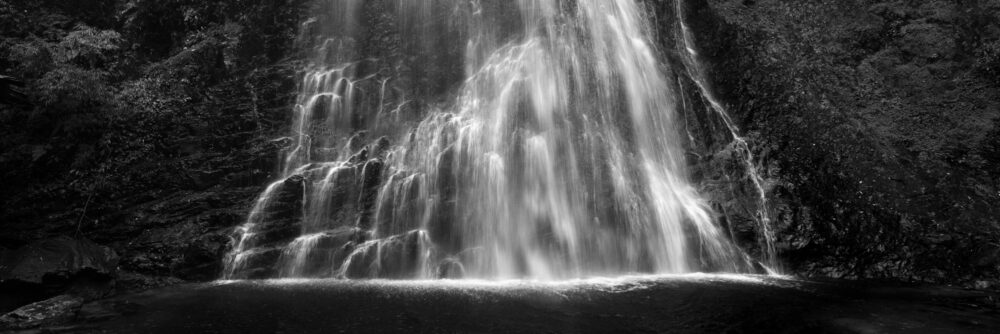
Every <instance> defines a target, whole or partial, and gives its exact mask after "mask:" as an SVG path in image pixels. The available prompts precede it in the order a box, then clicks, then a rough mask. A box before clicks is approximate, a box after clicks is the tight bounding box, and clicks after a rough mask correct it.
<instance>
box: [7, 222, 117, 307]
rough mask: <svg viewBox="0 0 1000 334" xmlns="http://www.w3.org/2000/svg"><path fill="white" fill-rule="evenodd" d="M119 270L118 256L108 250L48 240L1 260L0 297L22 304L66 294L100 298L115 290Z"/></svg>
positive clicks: (59, 239) (90, 244)
mask: <svg viewBox="0 0 1000 334" xmlns="http://www.w3.org/2000/svg"><path fill="white" fill-rule="evenodd" d="M117 267H118V255H117V254H116V253H115V252H114V251H113V250H111V249H110V248H108V247H104V246H101V245H98V244H95V243H93V242H91V241H89V240H86V239H74V238H70V237H66V236H62V237H56V238H52V239H45V240H41V241H38V242H35V243H32V244H28V245H27V246H24V247H22V248H21V249H18V250H16V251H13V252H9V253H7V254H6V255H5V256H4V257H3V259H0V295H2V296H4V298H3V299H5V300H8V297H9V296H16V297H15V298H16V299H18V300H19V301H20V303H21V304H23V303H24V302H32V301H37V300H40V299H43V298H45V297H49V296H53V295H57V294H60V293H64V292H67V291H68V292H72V293H75V294H77V295H80V296H82V297H85V298H98V297H102V296H105V295H107V294H109V293H110V292H111V291H112V290H113V288H114V279H115V277H116V274H117ZM29 292H30V293H29ZM4 306H6V307H10V305H4Z"/></svg>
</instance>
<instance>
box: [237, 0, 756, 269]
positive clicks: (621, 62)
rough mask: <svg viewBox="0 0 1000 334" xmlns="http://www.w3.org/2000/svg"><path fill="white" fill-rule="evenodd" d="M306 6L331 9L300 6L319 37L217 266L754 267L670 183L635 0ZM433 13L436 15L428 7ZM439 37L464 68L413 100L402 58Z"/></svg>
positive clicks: (677, 142)
mask: <svg viewBox="0 0 1000 334" xmlns="http://www.w3.org/2000/svg"><path fill="white" fill-rule="evenodd" d="M324 4H325V5H326V6H327V7H326V8H327V9H328V10H332V12H333V13H336V14H335V15H328V16H325V18H322V19H314V20H311V21H310V23H315V24H316V25H318V26H320V27H325V28H323V29H320V30H321V31H325V34H321V35H320V36H322V38H321V39H320V41H319V42H317V43H314V44H316V45H317V46H316V50H317V51H318V52H317V56H316V57H315V58H314V61H313V65H312V66H311V67H310V68H311V69H310V70H309V71H308V73H307V74H306V75H305V79H304V80H303V82H302V84H301V93H300V96H299V101H298V105H297V106H296V108H295V123H294V126H293V133H292V135H291V137H290V138H289V139H290V140H289V142H291V143H292V144H291V146H290V148H289V149H288V151H287V152H286V155H285V160H284V164H283V168H282V177H281V180H280V181H278V182H276V183H274V184H272V185H271V186H269V187H268V188H267V190H266V191H265V192H264V193H263V194H262V195H261V196H260V198H259V199H258V201H257V203H256V205H255V206H254V208H253V211H252V212H251V214H250V216H249V218H248V221H247V223H246V224H245V225H243V226H242V227H240V228H239V229H238V230H237V233H236V236H235V239H236V242H235V247H234V249H233V251H232V252H231V253H230V254H228V255H227V257H226V261H225V262H226V271H225V277H226V278H274V277H338V278H370V277H380V278H433V277H479V278H536V279H559V278H571V277H583V276H594V275H620V274H624V273H636V272H650V273H683V272H692V271H725V272H744V271H748V270H750V268H752V267H753V265H752V263H751V261H749V260H748V259H747V257H746V256H745V254H744V253H743V252H742V251H741V250H740V249H739V247H737V246H735V245H734V244H733V243H732V242H731V241H730V240H729V239H728V238H727V236H726V234H725V233H723V232H722V230H721V229H720V228H719V227H718V226H717V224H716V219H715V217H714V216H715V215H714V213H713V212H712V210H711V209H710V207H709V206H708V205H707V204H706V201H705V200H704V199H703V198H702V197H700V195H699V194H698V193H697V191H696V190H695V188H694V187H692V185H691V184H690V183H689V181H688V175H687V171H686V162H685V158H684V152H683V149H682V147H681V145H682V139H681V137H680V136H679V132H681V128H680V127H679V126H678V124H677V123H679V122H680V121H679V117H680V116H679V115H678V114H677V112H676V109H677V108H679V104H681V103H682V101H678V98H675V97H677V96H680V94H678V92H677V91H676V90H677V87H676V86H675V84H673V81H671V80H668V79H667V78H668V74H673V72H672V71H674V69H672V68H669V66H664V65H663V64H661V63H660V62H659V61H658V57H659V55H658V53H657V50H656V49H655V48H654V46H653V42H652V40H651V37H650V36H652V32H651V31H650V29H651V25H650V22H649V18H648V17H647V16H646V15H645V14H644V13H645V11H644V10H643V8H642V6H640V5H639V4H637V3H636V2H635V1H633V0H614V1H610V0H576V1H549V0H516V1H507V0H497V1H483V0H464V1H450V0H436V1H435V0H423V1H415V0H394V1H393V0H382V1H369V2H367V3H366V2H365V1H360V0H327V1H326V2H325V3H324ZM366 6H374V7H373V8H376V9H378V10H382V11H391V12H392V13H394V14H395V23H393V25H394V26H395V27H398V28H397V29H398V30H399V34H398V35H397V36H399V37H400V38H399V39H400V41H398V42H397V43H398V44H399V45H401V46H399V47H395V50H398V51H399V52H402V53H410V54H406V55H404V56H398V57H395V58H394V60H390V59H377V58H376V59H371V58H364V59H361V57H362V56H364V57H370V56H371V55H369V54H365V51H364V50H365V49H371V48H372V47H371V46H368V47H363V46H359V44H364V43H361V41H362V40H363V39H366V38H367V39H369V40H372V39H377V40H378V41H385V40H389V38H386V37H384V36H382V37H379V36H380V35H379V34H378V33H377V32H373V31H371V29H368V31H366V28H370V27H365V26H364V24H362V23H360V22H362V21H364V20H362V17H363V15H362V13H363V12H365V7H366ZM441 10H446V11H448V15H447V16H448V17H449V18H450V20H451V22H452V23H449V24H441V23H440V22H438V23H432V22H430V21H431V20H432V19H431V18H430V15H429V14H428V13H430V12H433V11H441ZM679 15H680V14H679ZM328 21H329V22H328ZM684 29H685V30H684V32H683V34H684V39H683V40H684V42H685V43H686V47H687V48H688V49H689V50H691V53H690V54H688V56H687V58H685V64H683V65H684V66H683V67H682V68H679V69H677V70H679V71H683V72H686V75H689V76H691V77H692V78H695V79H694V80H695V82H697V83H699V85H701V86H702V87H701V88H702V89H703V90H704V91H706V92H707V90H705V85H704V81H703V80H704V76H703V74H702V73H700V72H699V70H698V67H697V59H696V54H695V53H694V51H693V50H694V48H693V45H692V44H690V43H692V40H691V39H690V38H689V36H688V34H689V32H688V31H687V30H686V27H685V28H684ZM373 36H375V37H373ZM442 36H443V37H444V38H446V39H452V40H450V41H445V42H444V43H442V42H441V41H442ZM447 43H462V45H465V46H466V48H465V52H464V53H465V56H464V69H465V79H464V82H462V83H461V85H460V86H459V87H458V89H457V91H453V92H452V93H450V94H446V95H447V96H450V97H451V98H450V99H448V100H449V101H448V102H444V103H442V102H440V101H437V102H435V101H434V98H435V97H434V96H413V95H414V94H425V95H431V94H430V93H427V92H428V91H432V89H430V88H427V87H423V86H421V85H420V84H419V83H414V82H415V81H419V80H414V79H413V78H414V77H415V76H419V75H415V74H412V73H414V72H416V70H413V69H411V68H410V67H407V66H406V65H405V64H404V63H405V62H406V61H408V60H409V61H412V59H438V61H439V62H440V61H441V60H440V59H439V58H442V57H444V58H446V55H442V53H444V52H445V51H441V49H440V48H442V45H444V44H447ZM369 51H370V50H369ZM375 53H377V52H375ZM387 58H392V57H389V56H387ZM401 64H402V65H401ZM452 65H453V66H457V64H452ZM428 66H430V65H428ZM677 75H680V74H679V73H678V74H677ZM699 80H702V81H699ZM425 82H426V81H425ZM408 94H409V95H408ZM706 97H708V98H709V100H711V101H712V102H715V100H714V98H712V97H711V95H706ZM716 111H717V112H719V113H720V114H721V115H722V116H723V117H724V119H726V120H727V125H728V126H730V129H731V130H733V131H734V132H733V133H734V135H735V127H734V126H733V125H732V122H728V117H727V116H725V111H724V110H723V109H722V108H721V107H718V108H717V109H716ZM375 135H382V137H380V138H378V139H377V140H373V141H370V142H369V141H368V139H366V138H368V137H374V136H375ZM735 138H736V139H737V140H740V141H741V140H742V139H741V138H739V137H738V136H736V137H735ZM742 143H743V145H744V146H745V142H742ZM747 152H749V150H747ZM747 159H751V161H752V158H751V157H749V156H747ZM755 175H756V174H755ZM758 178H759V177H758ZM758 178H755V179H754V180H755V182H758V183H757V185H758V186H759V185H760V183H759V179H758ZM761 200H762V201H766V198H765V197H762V198H761ZM761 207H762V208H764V207H766V203H762V205H761ZM761 216H762V217H764V218H763V219H762V227H761V230H762V232H763V234H764V235H765V240H766V242H767V247H769V248H767V250H768V251H770V250H772V248H770V247H771V245H772V243H771V237H770V230H769V229H768V227H767V221H766V216H767V214H766V212H762V213H761ZM769 253H770V252H769Z"/></svg>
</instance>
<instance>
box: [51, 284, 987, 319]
mask: <svg viewBox="0 0 1000 334" xmlns="http://www.w3.org/2000/svg"><path fill="white" fill-rule="evenodd" d="M990 298H993V299H992V300H997V299H996V298H997V296H996V295H990V294H988V293H983V292H970V291H963V290H957V289H952V288H937V287H924V288H910V287H907V288H901V287H884V286H882V287H873V286H861V285H859V284H856V283H816V282H803V281H794V280H787V279H781V278H774V277H766V276H739V275H708V274H689V275H670V276H639V277H627V278H616V279H581V280H573V281H563V282H531V281H470V280H459V281H449V280H435V281H379V280H376V281H337V280H271V281H225V282H217V283H211V284H201V285H185V286H178V287H171V288H165V289H161V290H155V291H149V292H145V293H140V294H137V295H131V296H122V297H118V298H115V299H112V300H107V301H102V302H96V303H93V304H90V305H87V306H84V309H83V311H81V314H80V317H81V318H82V319H80V321H81V322H88V324H87V325H81V326H80V327H70V328H71V329H73V330H80V331H82V332H87V331H92V332H102V333H137V332H142V333H201V332H212V333H253V332H266V333H274V332H288V333H312V332H317V333H318V332H323V333H328V332H350V333H358V332H372V333H385V332H401V333H415V332H476V333H491V332H504V333H509V332H521V333H536V332H537V333H563V332H573V333H577V332H594V333H610V332H681V333H686V332H692V333H715V332H744V333H755V332H762V333H774V332H794V333H798V332H809V333H870V332H878V333H894V332H921V333H923V332H928V331H929V332H948V333H981V332H986V331H988V330H989V328H997V327H998V326H1000V319H998V318H997V317H996V314H997V310H996V305H995V304H993V306H992V308H991V307H990V306H987V305H988V304H987V302H988V301H989V300H990ZM994 303H995V302H994ZM102 309H103V310H108V311H105V312H103V313H102V312H100V311H101V310H102ZM192 310H197V311H196V312H192ZM109 313H118V314H119V315H117V316H115V317H113V318H110V319H108V317H106V316H105V317H103V318H100V319H97V320H95V319H91V318H94V317H96V316H95V314H96V315H102V314H103V315H107V314H109ZM121 313H124V314H125V315H120V314H121ZM92 320H93V321H92ZM95 321H97V322H95ZM100 321H103V322H100Z"/></svg>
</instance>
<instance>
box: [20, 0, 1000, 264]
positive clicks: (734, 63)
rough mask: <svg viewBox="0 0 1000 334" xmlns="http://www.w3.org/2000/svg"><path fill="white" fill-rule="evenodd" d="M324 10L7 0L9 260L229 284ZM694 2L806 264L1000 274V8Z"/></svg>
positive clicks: (190, 0)
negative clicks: (234, 239)
mask: <svg viewBox="0 0 1000 334" xmlns="http://www.w3.org/2000/svg"><path fill="white" fill-rule="evenodd" d="M307 2H308V1H306V0H222V1H201V0H0V74H6V75H12V76H15V77H18V78H22V79H23V80H25V81H26V83H27V87H26V88H25V89H24V91H25V93H27V95H28V100H29V102H30V103H28V104H15V105H9V104H8V105H0V134H2V136H0V178H2V179H0V182H2V183H3V184H4V191H3V192H0V205H2V207H3V211H2V213H0V224H2V226H0V250H3V249H13V248H17V247H20V246H22V245H24V244H26V243H28V242H30V241H33V240H37V239H41V238H45V237H49V236H52V235H58V234H69V235H81V236H84V237H87V238H90V239H93V240H94V241H96V242H98V243H102V244H106V245H110V246H112V247H113V248H114V249H115V250H116V251H118V252H119V253H120V254H121V255H122V264H121V268H122V269H123V270H124V271H125V272H126V273H128V275H131V274H133V273H134V274H139V276H149V277H166V276H172V277H180V278H184V279H194V280H204V279H211V278H214V277H216V276H215V275H216V273H217V270H218V266H217V262H216V261H218V259H219V258H220V257H221V252H223V251H224V249H225V247H226V243H227V242H228V239H227V237H226V234H227V231H228V230H229V229H231V227H232V226H235V225H237V224H238V223H239V222H240V221H241V220H242V218H243V216H244V215H245V214H246V212H247V210H248V206H249V205H250V202H251V201H252V199H253V198H254V196H256V194H258V193H259V192H260V190H261V187H262V186H263V185H264V184H265V183H266V182H267V180H268V179H270V175H269V174H270V173H271V172H273V171H274V169H275V168H274V161H273V159H274V157H276V152H277V150H278V149H279V148H280V147H279V144H280V142H275V141H274V139H275V138H279V137H281V136H282V135H283V133H284V129H285V127H287V123H288V122H287V120H288V117H289V112H288V110H289V109H288V108H289V106H290V105H291V103H292V102H293V100H292V99H293V97H294V96H293V95H294V92H295V83H296V72H297V71H298V70H299V69H300V68H301V66H300V63H299V61H298V59H300V58H301V57H299V56H300V55H299V54H297V53H296V52H297V51H295V50H298V49H299V48H296V47H295V43H296V41H295V40H296V36H297V30H298V27H299V22H300V21H301V20H302V18H303V15H302V14H303V13H304V11H305V10H307V7H308V4H307ZM654 2H655V1H654ZM691 2H692V3H693V5H691V6H692V7H693V8H694V9H697V15H696V17H697V18H698V20H697V23H696V24H695V25H696V27H695V28H696V31H697V33H698V36H699V39H700V40H699V43H700V44H701V46H702V47H703V48H704V49H705V51H707V52H706V54H708V55H709V56H710V57H711V59H710V60H711V61H712V63H713V65H714V66H713V67H712V69H713V77H714V78H715V79H716V81H717V82H716V86H717V87H716V88H717V89H718V90H719V92H720V93H721V95H723V96H724V97H725V99H726V100H727V101H728V102H729V104H730V111H731V112H732V113H733V114H734V115H736V116H737V118H738V120H739V123H741V124H740V125H741V128H742V129H743V130H744V131H745V132H746V134H747V135H749V136H750V137H751V139H752V142H753V145H754V147H755V148H756V149H757V150H758V152H757V153H759V154H758V156H759V157H760V158H761V163H762V164H763V165H764V166H765V167H766V170H767V174H768V175H769V176H770V181H771V182H770V185H771V191H772V196H773V197H774V198H775V202H774V203H776V210H775V212H776V213H777V214H778V215H779V218H780V219H779V222H778V223H779V225H780V227H781V240H782V245H781V250H782V256H783V257H784V259H785V260H786V261H787V263H788V264H789V266H790V268H791V269H793V270H795V271H797V272H801V273H808V274H818V275H834V276H845V277H858V278H863V277H877V278H892V279H903V280H909V279H916V280H923V281H936V282H962V283H966V282H975V281H981V280H986V279H988V278H990V277H992V278H993V279H995V278H996V277H1000V271H998V270H1000V268H998V264H1000V232H998V231H1000V226H998V224H1000V220H998V218H997V217H1000V212H998V211H1000V208H998V204H1000V192H998V191H1000V96H998V95H1000V89H998V88H1000V1H998V0H953V1H903V0H891V1H890V0H851V1H843V0H807V1H790V0H783V1H780V0H758V1H751V0H711V1H707V2H704V1H691ZM664 29H671V27H669V26H664ZM453 70H455V69H453Z"/></svg>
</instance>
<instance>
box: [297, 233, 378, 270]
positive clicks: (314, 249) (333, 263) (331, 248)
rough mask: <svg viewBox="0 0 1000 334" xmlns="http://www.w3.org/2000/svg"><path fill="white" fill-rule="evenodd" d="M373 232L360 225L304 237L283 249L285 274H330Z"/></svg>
mask: <svg viewBox="0 0 1000 334" xmlns="http://www.w3.org/2000/svg"><path fill="white" fill-rule="evenodd" d="M368 238H369V234H368V233H366V232H364V231H362V230H360V229H357V228H341V229H338V230H334V231H327V232H323V233H317V234H314V235H308V236H303V237H300V238H299V239H296V240H295V241H293V242H292V243H291V244H289V246H288V247H287V248H286V249H285V251H284V253H282V258H281V260H280V261H279V262H280V263H281V264H282V266H283V267H282V271H281V276H282V277H316V278H328V277H332V276H333V275H334V272H335V270H336V269H338V268H340V266H341V264H343V263H344V261H345V260H347V257H348V256H350V255H351V254H352V253H353V252H354V248H355V246H356V245H358V244H360V243H363V242H365V241H367V239H368Z"/></svg>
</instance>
